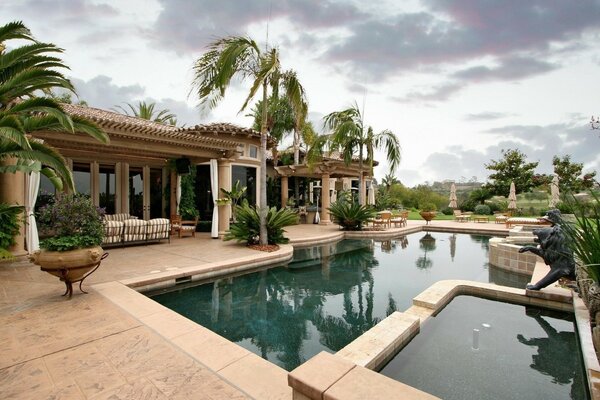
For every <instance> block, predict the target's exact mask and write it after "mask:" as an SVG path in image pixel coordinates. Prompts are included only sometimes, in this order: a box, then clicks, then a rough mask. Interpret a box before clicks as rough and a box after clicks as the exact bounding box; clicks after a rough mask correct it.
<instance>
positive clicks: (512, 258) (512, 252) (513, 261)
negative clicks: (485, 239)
mask: <svg viewBox="0 0 600 400" xmlns="http://www.w3.org/2000/svg"><path fill="white" fill-rule="evenodd" d="M507 239H508V238H491V239H490V245H489V246H490V247H489V249H490V264H492V265H494V266H496V267H498V268H501V269H505V270H507V271H511V272H516V273H520V274H527V275H531V274H533V270H534V269H535V263H536V262H537V259H538V257H537V256H536V255H535V254H532V253H529V252H527V253H519V249H520V248H521V245H516V244H512V243H510V242H509V241H508V240H507Z"/></svg>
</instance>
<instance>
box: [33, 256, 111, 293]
mask: <svg viewBox="0 0 600 400" xmlns="http://www.w3.org/2000/svg"><path fill="white" fill-rule="evenodd" d="M107 256H108V253H104V252H103V250H102V247H100V246H96V247H88V248H84V249H76V250H69V251H47V250H37V251H36V252H34V253H33V254H32V255H31V256H30V260H31V261H32V262H33V263H34V264H37V265H39V266H40V269H41V270H42V271H45V272H48V273H49V274H52V275H54V276H57V277H58V278H60V280H61V281H63V282H64V283H65V286H66V291H65V293H64V294H63V296H65V295H67V294H68V295H69V297H71V296H72V295H73V283H75V282H79V290H81V291H82V292H83V293H87V292H86V291H84V290H83V289H82V288H81V285H82V283H83V280H84V279H85V278H87V277H88V276H90V275H91V274H92V273H93V272H94V271H95V270H96V269H97V268H98V267H99V266H100V262H101V261H102V260H103V259H105V258H106V257H107Z"/></svg>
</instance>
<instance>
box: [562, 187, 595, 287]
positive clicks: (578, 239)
mask: <svg viewBox="0 0 600 400" xmlns="http://www.w3.org/2000/svg"><path fill="white" fill-rule="evenodd" d="M591 196H592V201H591V202H582V201H580V200H577V199H576V198H574V197H572V198H570V199H569V200H568V204H569V206H570V208H572V210H573V212H574V214H575V219H576V222H575V223H566V224H563V230H564V232H565V234H566V236H567V238H568V243H569V245H570V247H571V250H572V251H573V254H574V255H575V257H576V258H577V261H578V264H579V265H580V266H581V267H582V268H583V269H584V270H585V272H586V273H587V275H588V276H589V277H590V278H591V279H592V280H593V281H594V282H596V283H600V197H599V196H598V194H597V193H593V192H592V193H591Z"/></svg>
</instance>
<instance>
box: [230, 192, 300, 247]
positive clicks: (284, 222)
mask: <svg viewBox="0 0 600 400" xmlns="http://www.w3.org/2000/svg"><path fill="white" fill-rule="evenodd" d="M235 214H236V217H237V220H236V222H234V223H233V224H231V226H230V227H229V232H227V234H226V235H225V237H224V238H223V240H233V239H234V240H237V241H238V242H246V243H247V244H249V245H252V244H258V243H259V236H260V219H259V215H258V211H257V210H256V207H251V206H250V205H249V204H248V202H247V201H245V200H244V201H243V202H242V205H240V206H237V207H235ZM297 223H298V216H297V215H296V213H295V212H293V211H292V210H288V209H286V208H282V209H281V210H277V209H276V208H275V207H271V208H269V210H268V212H267V234H268V238H269V241H268V244H279V243H287V242H289V239H288V238H286V237H285V236H284V235H283V233H284V230H283V228H285V227H286V226H289V225H294V224H297Z"/></svg>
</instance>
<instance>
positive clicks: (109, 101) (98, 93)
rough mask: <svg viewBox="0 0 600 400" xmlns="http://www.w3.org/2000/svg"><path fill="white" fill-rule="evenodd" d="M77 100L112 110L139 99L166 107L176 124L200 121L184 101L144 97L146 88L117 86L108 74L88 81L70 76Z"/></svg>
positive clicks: (196, 113) (198, 114) (134, 102)
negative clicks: (173, 115) (174, 118)
mask: <svg viewBox="0 0 600 400" xmlns="http://www.w3.org/2000/svg"><path fill="white" fill-rule="evenodd" d="M71 81H72V82H73V85H74V86H75V89H76V90H77V94H78V95H79V100H85V101H86V102H87V103H88V105H89V106H90V107H96V108H102V109H105V110H114V109H116V108H117V107H119V106H120V107H123V108H126V109H129V108H128V107H127V103H129V104H132V105H135V104H137V103H138V102H139V101H145V102H146V103H156V107H155V108H156V109H157V110H163V109H167V110H170V111H171V113H172V114H175V116H176V117H177V122H178V125H183V124H186V125H188V126H189V125H195V124H198V123H200V122H201V121H200V113H199V111H198V110H197V109H195V108H193V107H190V106H189V105H188V104H187V103H186V102H184V101H180V100H175V99H171V98H163V99H160V100H158V99H153V98H151V97H146V96H145V94H146V89H145V88H144V87H142V86H140V85H137V84H136V85H127V86H119V85H116V84H115V83H113V81H112V79H111V78H109V77H108V76H104V75H98V76H96V77H94V78H92V79H90V80H89V81H84V80H81V79H77V78H72V79H71Z"/></svg>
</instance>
